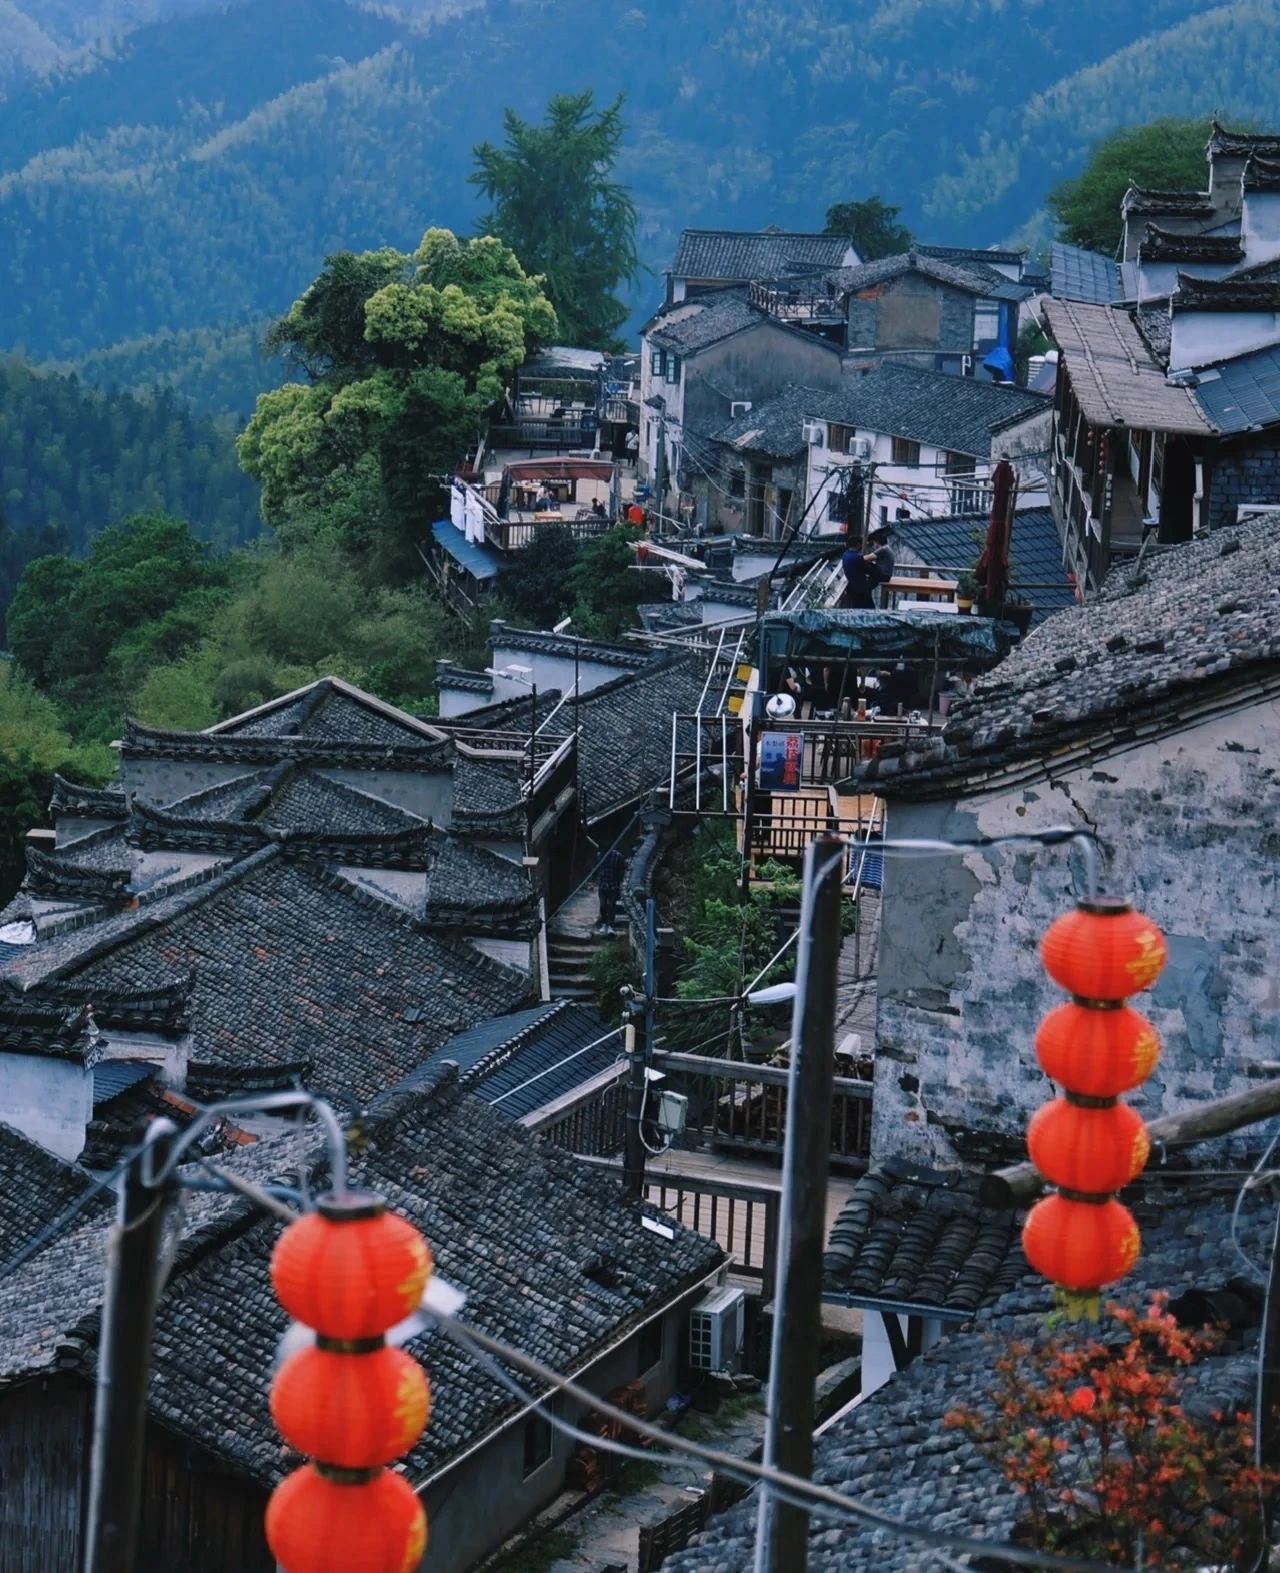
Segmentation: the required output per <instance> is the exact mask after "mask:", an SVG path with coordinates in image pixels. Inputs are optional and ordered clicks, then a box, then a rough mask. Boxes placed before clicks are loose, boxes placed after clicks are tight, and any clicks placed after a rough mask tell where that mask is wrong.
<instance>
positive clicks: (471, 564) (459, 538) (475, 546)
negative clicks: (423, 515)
mask: <svg viewBox="0 0 1280 1573" xmlns="http://www.w3.org/2000/svg"><path fill="white" fill-rule="evenodd" d="M431 531H432V534H433V535H434V536H435V538H436V540H437V541H438V542H439V544H440V546H441V547H442V548H443V549H444V550H445V551H446V552H448V554H449V556H450V557H452V558H453V560H454V562H455V563H457V564H458V566H459V567H460V568H465V569H466V571H467V572H468V573H469V574H470V575H471V577H472V578H473V579H476V580H479V581H481V582H483V581H484V580H486V579H496V578H497V577H498V572H499V568H500V566H501V565H500V563H499V560H498V555H497V553H496V552H494V551H493V550H491V548H489V547H488V546H486V545H485V544H484V543H483V542H482V541H469V540H468V539H467V538H466V536H465V535H463V533H462V531H461V530H459V529H457V528H456V527H455V526H454V524H453V522H452V521H451V520H449V519H437V520H436V522H435V523H434V524H433V525H432V526H431Z"/></svg>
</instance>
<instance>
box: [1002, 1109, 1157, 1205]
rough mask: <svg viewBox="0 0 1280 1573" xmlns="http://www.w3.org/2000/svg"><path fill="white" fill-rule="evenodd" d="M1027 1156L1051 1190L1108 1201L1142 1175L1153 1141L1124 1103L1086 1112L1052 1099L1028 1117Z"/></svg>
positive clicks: (1135, 1113)
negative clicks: (1030, 1118)
mask: <svg viewBox="0 0 1280 1573" xmlns="http://www.w3.org/2000/svg"><path fill="white" fill-rule="evenodd" d="M1027 1151H1028V1152H1029V1153H1030V1155H1031V1161H1032V1163H1034V1164H1035V1166H1036V1168H1037V1169H1039V1171H1040V1173H1041V1174H1042V1175H1044V1177H1045V1179H1046V1180H1048V1182H1049V1184H1050V1185H1060V1186H1062V1187H1063V1188H1064V1189H1065V1190H1068V1191H1082V1192H1084V1193H1085V1194H1086V1195H1091V1196H1106V1195H1107V1194H1108V1193H1109V1192H1111V1191H1118V1190H1120V1189H1121V1187H1123V1186H1125V1185H1128V1183H1129V1181H1130V1180H1132V1179H1133V1177H1134V1176H1135V1175H1136V1174H1141V1172H1142V1170H1143V1168H1144V1166H1145V1164H1146V1161H1147V1156H1148V1154H1149V1153H1150V1151H1151V1138H1150V1137H1149V1136H1148V1135H1147V1127H1146V1126H1145V1125H1144V1124H1143V1121H1142V1116H1141V1115H1140V1114H1139V1113H1138V1112H1137V1110H1136V1109H1131V1108H1130V1107H1129V1105H1128V1104H1127V1103H1113V1104H1111V1105H1110V1106H1109V1107H1107V1108H1105V1109H1089V1108H1081V1107H1080V1105H1079V1104H1075V1103H1071V1102H1070V1101H1069V1100H1068V1099H1066V1098H1055V1099H1054V1100H1053V1102H1052V1103H1046V1104H1045V1105H1044V1107H1043V1108H1042V1109H1037V1110H1036V1112H1035V1115H1034V1116H1033V1117H1032V1120H1031V1124H1030V1125H1029V1126H1028V1127H1027Z"/></svg>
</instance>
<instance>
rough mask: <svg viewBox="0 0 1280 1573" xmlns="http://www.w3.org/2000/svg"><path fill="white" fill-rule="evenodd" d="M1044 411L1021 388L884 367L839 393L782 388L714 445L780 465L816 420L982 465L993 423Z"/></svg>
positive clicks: (1041, 401) (1037, 397)
mask: <svg viewBox="0 0 1280 1573" xmlns="http://www.w3.org/2000/svg"><path fill="white" fill-rule="evenodd" d="M1047 408H1048V400H1047V399H1046V398H1045V397H1044V396H1043V395H1042V394H1038V393H1031V392H1030V391H1029V390H1028V389H1026V388H1017V387H1011V386H1010V385H1008V384H1007V383H996V382H979V381H977V380H976V379H974V378H972V377H953V376H949V375H947V373H945V372H940V371H926V370H924V369H923V368H922V367H919V366H906V365H899V364H897V363H896V362H891V361H886V362H885V363H884V364H883V365H880V366H877V367H876V368H875V370H874V371H867V372H861V373H859V374H857V375H856V376H853V377H850V378H849V379H848V381H847V382H846V383H845V384H844V385H843V386H842V387H840V388H832V389H822V388H803V387H797V386H795V385H792V386H789V387H787V388H784V389H783V391H782V392H781V393H780V394H779V395H778V397H777V398H776V399H770V400H769V402H768V403H767V404H762V405H759V406H758V407H757V408H756V409H754V410H749V411H748V412H747V414H746V415H741V416H739V417H738V419H737V420H735V421H731V422H730V424H729V425H728V426H726V427H724V428H723V429H722V430H721V431H720V432H718V433H717V434H716V441H717V442H721V443H725V444H727V445H729V446H731V447H736V448H743V449H745V448H756V447H758V446H759V447H762V451H764V452H766V453H769V452H772V453H774V454H775V455H776V456H777V457H787V456H789V455H791V454H792V453H794V452H796V450H797V449H798V448H799V447H801V446H802V443H801V442H800V429H801V425H802V423H803V421H804V420H805V419H807V418H816V419H818V420H826V421H838V422H840V423H841V424H842V425H845V426H852V427H855V428H856V429H857V430H858V431H860V432H878V433H881V434H883V435H885V436H890V437H907V438H911V439H912V440H914V441H916V442H923V443H927V444H928V445H929V446H931V447H937V448H946V449H950V450H952V451H954V452H957V453H966V454H972V455H974V456H975V457H977V458H980V459H985V458H989V457H990V455H991V427H992V426H993V425H994V424H995V423H996V422H998V421H1003V420H1007V419H1008V418H1009V417H1010V416H1013V415H1019V414H1030V413H1031V412H1032V411H1034V410H1040V409H1047ZM793 434H794V435H793Z"/></svg>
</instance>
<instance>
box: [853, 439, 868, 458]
mask: <svg viewBox="0 0 1280 1573" xmlns="http://www.w3.org/2000/svg"><path fill="white" fill-rule="evenodd" d="M849 457H850V458H852V459H869V458H870V457H871V438H870V437H855V438H854V439H853V441H852V442H851V443H850V444H849Z"/></svg>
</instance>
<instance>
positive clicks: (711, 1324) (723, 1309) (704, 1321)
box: [689, 1288, 746, 1371]
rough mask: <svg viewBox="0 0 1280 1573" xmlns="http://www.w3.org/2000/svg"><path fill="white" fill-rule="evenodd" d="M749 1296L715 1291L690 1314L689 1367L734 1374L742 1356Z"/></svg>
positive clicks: (720, 1290)
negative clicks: (747, 1297)
mask: <svg viewBox="0 0 1280 1573" xmlns="http://www.w3.org/2000/svg"><path fill="white" fill-rule="evenodd" d="M745 1330H746V1296H745V1295H744V1293H743V1291H742V1290H741V1289H729V1288H724V1289H713V1290H712V1291H711V1293H710V1294H708V1295H707V1296H706V1297H705V1298H704V1299H702V1300H700V1301H699V1302H698V1304H697V1305H695V1306H694V1308H693V1310H692V1311H690V1312H689V1365H690V1367H691V1368H692V1369H693V1370H695V1371H732V1370H736V1369H737V1365H738V1361H739V1359H740V1358H741V1355H742V1342H743V1337H744V1334H745Z"/></svg>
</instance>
